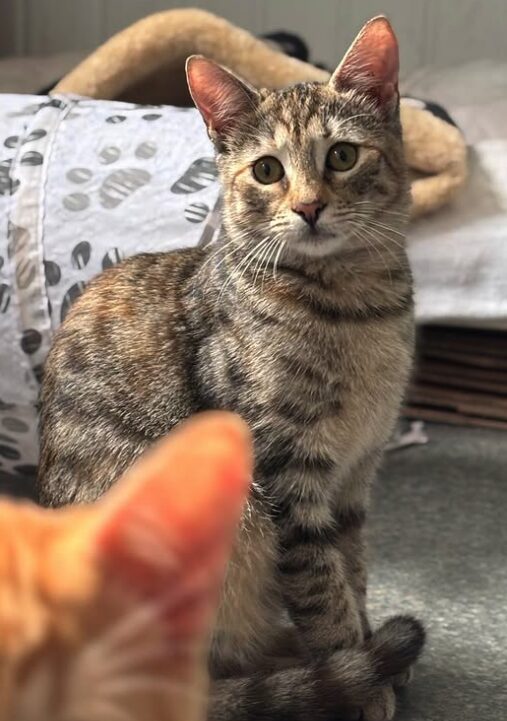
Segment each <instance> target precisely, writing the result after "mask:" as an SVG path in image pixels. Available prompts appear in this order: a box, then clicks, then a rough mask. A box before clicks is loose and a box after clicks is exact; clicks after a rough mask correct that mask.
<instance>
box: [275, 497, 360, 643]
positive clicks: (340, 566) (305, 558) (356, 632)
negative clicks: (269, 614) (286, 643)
mask: <svg viewBox="0 0 507 721" xmlns="http://www.w3.org/2000/svg"><path fill="white" fill-rule="evenodd" d="M304 508H305V503H304V501H303V500H302V499H300V501H299V504H298V505H297V506H296V507H294V508H292V512H290V511H288V512H287V511H286V512H285V513H283V514H281V515H279V517H278V527H279V538H280V547H279V548H280V557H279V566H278V567H279V572H280V581H281V586H282V593H283V596H284V600H285V603H286V606H287V609H288V611H289V613H290V616H291V618H292V620H293V622H294V624H295V625H296V626H297V628H298V629H299V631H300V633H301V635H302V637H303V641H304V643H305V645H306V647H307V648H308V650H309V652H310V653H311V654H312V655H315V654H317V655H324V656H325V655H329V654H330V653H332V652H333V651H335V650H337V649H340V648H347V647H350V646H354V645H356V644H357V643H359V642H361V641H362V640H363V629H362V621H361V613H360V609H359V607H358V604H357V600H356V595H355V593H354V589H353V588H352V587H351V585H350V582H349V578H348V570H347V561H346V558H345V557H344V555H343V554H342V552H341V551H340V549H339V547H338V546H337V537H336V526H335V524H334V523H333V521H332V519H329V520H327V519H322V521H321V522H320V523H318V522H316V519H317V516H318V514H316V512H315V510H314V511H313V512H310V515H311V516H312V521H311V522H310V517H309V518H308V519H307V520H308V522H306V523H305V522H304V521H303V518H302V516H304ZM306 510H307V512H309V509H308V507H306Z"/></svg>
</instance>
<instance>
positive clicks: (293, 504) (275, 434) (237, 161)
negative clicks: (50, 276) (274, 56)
mask: <svg viewBox="0 0 507 721" xmlns="http://www.w3.org/2000/svg"><path fill="white" fill-rule="evenodd" d="M377 40H378V38H377ZM376 42H377V41H376ZM377 46H378V47H381V43H380V44H379V42H377V44H376V47H377ZM197 62H201V61H197ZM204 62H207V61H204ZM344 62H345V61H344ZM354 62H357V53H355V55H354ZM342 66H343V63H342ZM342 66H340V67H342ZM194 67H195V62H194ZM199 67H200V69H199V72H201V73H205V72H207V68H208V69H209V64H208V66H202V67H201V66H199ZM224 73H225V71H221V70H220V69H218V70H217V69H216V67H214V68H213V70H212V76H211V78H208V79H207V80H209V82H207V83H206V92H209V91H210V90H209V89H210V87H211V89H213V83H216V84H218V85H220V87H219V88H218V90H219V92H218V91H217V97H218V99H219V100H221V101H223V102H225V101H224V98H226V102H225V105H224V106H223V107H221V110H220V113H217V114H216V116H215V117H213V115H212V114H210V113H212V110H213V105H212V103H211V101H210V102H208V100H209V98H208V100H207V102H208V104H207V105H206V108H205V110H203V115H204V117H205V119H206V121H207V122H208V124H209V129H210V134H211V137H212V138H213V139H214V141H215V143H216V145H217V149H218V164H219V168H220V173H221V179H222V183H223V188H224V198H225V200H224V230H223V233H222V236H221V238H220V241H219V243H218V246H217V247H211V248H210V247H207V248H206V249H190V250H182V251H179V252H174V253H170V254H153V255H148V254H144V255H139V256H136V257H134V258H131V259H129V260H127V261H125V262H124V263H123V264H121V265H119V266H117V267H115V268H112V269H110V270H108V271H106V272H105V273H104V274H103V275H102V276H100V277H99V278H98V279H97V280H96V281H94V282H93V283H92V284H91V285H90V286H89V288H88V289H87V292H86V293H85V294H84V295H83V296H82V298H81V299H80V300H79V301H78V302H77V304H76V305H75V307H74V308H73V309H72V310H71V312H70V313H69V315H68V316H67V319H66V321H65V323H64V324H63V326H62V328H61V329H60V331H59V333H58V334H57V337H56V340H55V343H54V346H53V349H52V351H51V353H50V355H49V358H48V361H47V364H46V369H45V378H44V384H43V390H42V396H41V411H42V412H41V441H42V455H41V465H40V476H39V490H40V498H41V501H42V502H43V503H45V504H47V505H54V506H57V505H62V504H66V503H73V502H80V501H88V500H93V499H95V498H97V497H98V496H100V495H101V494H102V493H103V492H104V491H105V490H106V489H107V488H108V487H109V486H110V485H111V484H112V483H113V482H114V481H115V480H116V479H117V478H118V476H119V475H120V474H121V472H122V471H123V470H124V469H125V468H126V467H128V466H129V465H130V464H131V463H132V461H133V459H134V458H135V457H136V456H137V455H139V454H140V453H141V452H142V451H143V449H144V448H146V447H147V446H149V445H150V444H151V443H153V441H154V440H155V439H157V438H158V437H160V436H161V435H162V434H164V433H166V432H167V431H168V430H169V429H170V428H171V427H173V426H174V425H176V424H177V423H178V422H179V421H180V420H181V419H183V418H185V417H187V416H188V415H190V414H192V413H194V412H196V411H199V410H203V409H207V408H226V409H231V410H235V411H237V412H239V413H240V414H241V415H242V416H243V417H244V418H245V419H246V420H247V421H248V423H249V424H250V427H251V428H252V431H253V434H254V442H255V451H256V478H255V484H254V490H253V492H252V497H251V499H250V503H249V504H248V509H247V512H246V513H245V516H244V519H243V524H242V527H241V529H240V532H239V535H238V539H237V543H236V549H235V553H234V556H233V560H232V562H231V564H230V568H229V572H228V575H227V578H226V581H225V585H224V589H223V596H222V603H221V607H220V611H219V615H218V618H217V623H216V628H215V633H214V637H213V642H212V648H211V655H210V668H211V672H212V676H213V677H214V678H215V680H216V681H215V685H214V686H213V689H212V697H211V708H210V721H254V720H256V721H272V720H273V721H274V720H275V719H277V720H278V721H283V720H284V719H289V718H290V719H294V720H296V721H297V720H298V719H300V718H301V719H303V718H307V717H308V715H309V714H312V715H313V717H315V718H316V719H317V720H318V721H331V720H332V719H335V718H336V717H337V716H336V715H337V712H338V710H339V709H340V708H342V707H343V708H349V710H350V708H351V707H362V708H363V712H364V718H365V719H366V721H368V720H369V719H378V718H386V719H387V718H391V717H392V714H393V711H394V705H393V700H392V691H391V687H390V685H389V684H388V681H389V679H390V677H391V676H392V675H394V674H397V673H398V672H402V671H405V670H406V669H407V667H408V666H409V665H410V664H411V663H413V661H414V660H415V659H416V657H417V655H418V653H419V652H420V650H421V647H422V644H423V632H422V629H421V627H420V625H419V624H418V623H417V622H415V621H413V620H411V619H397V620H396V619H395V620H393V621H392V622H390V623H388V624H387V626H385V627H383V628H382V629H380V630H379V631H377V632H375V633H373V635H372V633H371V629H370V626H369V623H368V618H367V614H366V567H365V561H364V541H363V524H364V520H365V517H366V510H367V506H368V497H369V488H370V485H371V482H372V479H373V477H374V475H375V471H376V468H377V466H378V463H379V461H380V459H381V456H382V449H383V447H384V445H385V443H386V441H387V439H388V438H389V435H390V433H391V431H392V428H393V425H394V423H395V420H396V417H397V414H398V409H399V405H400V402H401V399H402V396H403V392H404V388H405V385H406V382H407V379H408V376H409V373H410V367H411V359H412V352H413V308H412V281H411V275H410V270H409V266H408V262H407V258H406V254H405V249H404V243H403V234H404V231H405V224H406V217H407V208H408V202H409V198H408V185H407V177H406V168H405V164H404V159H403V147H402V140H401V131H400V125H399V118H398V109H397V103H396V102H394V101H393V100H392V98H391V96H389V100H388V101H387V100H385V98H384V95H385V93H384V94H382V101H381V102H380V101H379V100H378V97H377V96H376V95H374V94H372V93H373V90H371V88H370V89H368V92H365V91H364V89H361V88H360V87H359V88H354V87H351V85H350V79H348V80H347V87H343V88H340V87H339V83H338V85H337V82H338V81H337V79H336V77H334V78H333V81H332V83H331V84H330V85H326V86H322V85H317V84H307V85H298V86H295V87H293V88H289V89H287V90H283V91H279V92H268V91H260V92H257V91H255V90H253V89H251V88H248V87H247V86H243V85H242V84H241V83H240V81H239V80H237V79H235V78H233V77H232V76H230V75H228V74H224ZM197 77H198V79H199V76H197ZM205 80H206V78H205ZM338 80H339V76H338ZM196 82H197V81H196ZM238 84H239V85H238ZM222 86H223V87H222ZM390 87H391V86H389V88H390ZM389 88H388V89H389ZM377 90H378V89H377V88H375V93H376V92H377ZM193 91H194V97H196V102H197V104H198V105H199V97H198V96H199V92H200V91H199V90H198V88H197V85H196V86H195V87H193ZM378 92H380V91H378ZM386 92H387V91H386ZM211 100H213V102H215V100H216V99H213V98H211ZM219 100H217V101H216V102H218V101H219ZM201 101H202V98H201ZM210 103H211V104H210ZM235 103H236V105H235ZM210 108H211V111H210ZM227 113H232V116H231V118H230V122H229V121H228V115H227ZM337 141H341V142H349V143H353V144H354V145H355V146H357V148H358V162H357V165H356V167H355V168H353V169H352V170H350V171H348V172H346V173H333V172H332V171H330V170H329V169H328V168H327V166H325V164H324V158H325V154H326V152H327V150H328V148H329V147H331V145H332V144H333V143H335V142H337ZM265 155H270V156H274V157H278V158H279V159H280V162H283V163H284V167H285V169H286V173H285V176H284V177H283V178H282V179H281V180H280V181H279V182H277V183H275V184H273V185H261V184H260V183H258V182H257V181H256V180H255V178H254V177H253V174H252V163H253V162H254V161H255V160H256V159H258V158H259V157H261V156H265ZM275 186H276V187H275ZM315 194H317V195H318V197H319V198H320V200H321V201H322V207H323V208H324V209H323V210H322V213H321V216H320V218H319V220H318V225H317V230H315V228H310V229H309V228H308V227H307V224H306V223H305V221H304V220H303V219H302V218H301V217H300V215H298V214H296V213H295V212H293V211H292V208H293V207H294V203H295V202H296V200H298V202H299V201H301V202H308V200H309V199H311V198H312V197H313V196H314V195H315ZM286 613H288V614H289V616H290V620H291V622H292V624H293V629H294V631H295V633H296V634H297V639H298V644H299V647H300V649H301V653H300V655H299V656H298V660H297V662H296V663H295V665H294V663H293V664H292V665H291V666H290V668H289V670H287V669H278V670H273V671H272V673H268V672H267V671H266V668H267V663H268V662H267V658H268V657H269V656H270V653H271V649H272V646H273V644H274V643H275V638H276V636H277V633H278V630H279V629H280V623H281V618H282V616H283V615H284V614H286ZM375 694H376V695H377V696H375ZM379 699H380V700H379ZM369 704H370V705H369ZM371 704H373V706H371ZM379 704H380V705H379ZM379 709H380V710H379Z"/></svg>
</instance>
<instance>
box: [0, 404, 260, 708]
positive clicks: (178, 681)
mask: <svg viewBox="0 0 507 721" xmlns="http://www.w3.org/2000/svg"><path fill="white" fill-rule="evenodd" d="M250 474H251V453H250V442H249V438H248V435H247V432H246V430H245V428H244V426H243V424H242V423H241V422H239V421H238V420H237V419H236V418H235V417H233V416H231V415H230V414H225V413H224V414H221V413H218V414H210V415H205V416H203V417H202V418H200V419H196V420H195V421H192V422H191V423H189V424H188V425H187V426H186V428H185V429H184V430H181V431H178V432H176V433H175V434H173V436H172V437H170V438H169V440H167V441H165V442H163V443H162V445H160V446H159V447H158V448H157V449H156V450H155V451H154V452H153V453H151V454H150V455H149V456H148V457H147V458H143V459H141V461H140V462H139V463H138V464H137V465H136V466H135V467H134V468H133V469H132V471H130V472H129V474H128V475H127V477H126V478H125V479H124V480H122V481H121V482H120V484H119V486H118V487H117V488H115V489H113V491H112V492H111V493H110V494H109V496H106V497H105V498H104V499H103V500H102V501H100V502H99V503H97V504H96V505H94V506H90V507H82V508H77V507H76V508H73V509H68V510H59V511H49V510H41V509H39V508H36V507H35V506H32V505H28V504H16V503H12V502H9V501H2V502H1V503H0V538H1V540H2V542H1V544H0V720H1V721H202V719H204V716H205V706H206V691H207V676H206V657H207V645H208V640H209V632H210V628H211V624H212V617H213V612H214V610H215V607H216V604H217V599H218V593H219V588H220V584H221V580H222V575H223V570H224V567H225V563H226V559H227V556H228V552H229V548H230V545H231V543H232V538H233V534H234V528H235V524H236V523H237V521H238V518H239V516H240V513H241V508H242V504H243V502H244V499H245V496H246V493H247V486H248V480H249V477H250Z"/></svg>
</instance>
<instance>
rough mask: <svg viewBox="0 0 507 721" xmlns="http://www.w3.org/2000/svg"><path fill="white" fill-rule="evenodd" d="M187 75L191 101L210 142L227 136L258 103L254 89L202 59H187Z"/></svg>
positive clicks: (197, 56)
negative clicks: (199, 115)
mask: <svg viewBox="0 0 507 721" xmlns="http://www.w3.org/2000/svg"><path fill="white" fill-rule="evenodd" d="M186 72H187V82H188V88H189V90H190V95H191V96H192V100H193V101H194V103H195V105H196V107H197V109H198V110H199V112H200V113H201V115H202V117H203V118H204V122H205V123H206V126H207V128H208V131H209V133H210V135H211V137H212V138H213V139H215V138H216V137H217V136H218V137H221V136H224V135H226V134H227V132H228V131H229V130H231V129H233V128H234V125H235V124H236V123H237V122H238V120H239V119H240V118H241V116H242V115H245V114H247V113H249V112H252V109H253V108H255V106H256V104H257V103H258V101H259V94H258V92H257V91H256V90H255V89H254V88H252V87H251V86H250V85H248V84H247V83H245V82H244V81H243V80H240V79H239V78H238V77H236V76H235V75H233V74H232V73H231V72H229V71H228V70H226V69H225V68H223V67H222V66H221V65H217V63H215V62H213V61H212V60H208V59H207V58H204V57H202V56H201V55H192V56H191V57H190V58H188V60H187V64H186Z"/></svg>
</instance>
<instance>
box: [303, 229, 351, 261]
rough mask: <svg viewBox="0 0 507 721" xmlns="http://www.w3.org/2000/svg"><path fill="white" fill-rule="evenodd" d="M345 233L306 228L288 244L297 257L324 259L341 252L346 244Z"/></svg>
mask: <svg viewBox="0 0 507 721" xmlns="http://www.w3.org/2000/svg"><path fill="white" fill-rule="evenodd" d="M347 241H348V238H347V236H346V234H345V233H336V232H331V231H330V230H328V229H326V228H319V227H316V228H308V229H305V231H304V232H301V231H300V232H299V233H298V234H297V235H296V236H295V237H294V239H293V242H291V243H290V246H291V248H292V249H293V250H294V251H295V252H296V253H298V255H306V256H307V257H310V258H324V257H326V256H329V255H335V254H337V253H340V252H341V251H343V250H344V249H345V248H346V247H347V245H348V243H347Z"/></svg>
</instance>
